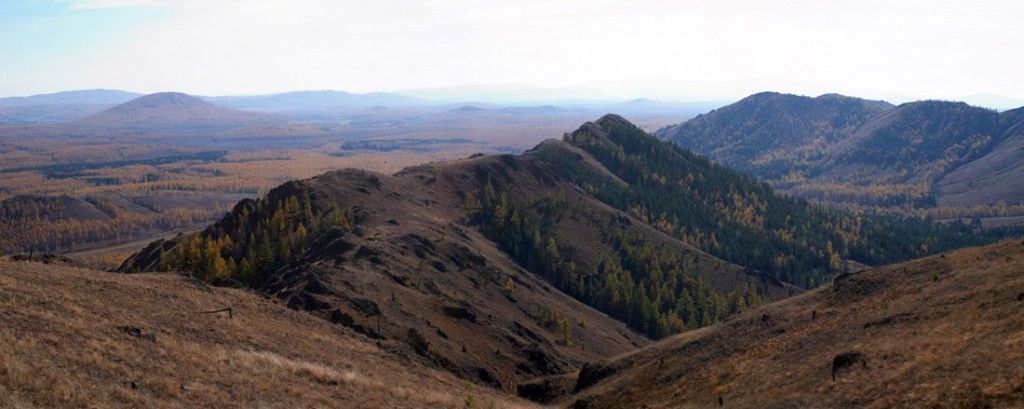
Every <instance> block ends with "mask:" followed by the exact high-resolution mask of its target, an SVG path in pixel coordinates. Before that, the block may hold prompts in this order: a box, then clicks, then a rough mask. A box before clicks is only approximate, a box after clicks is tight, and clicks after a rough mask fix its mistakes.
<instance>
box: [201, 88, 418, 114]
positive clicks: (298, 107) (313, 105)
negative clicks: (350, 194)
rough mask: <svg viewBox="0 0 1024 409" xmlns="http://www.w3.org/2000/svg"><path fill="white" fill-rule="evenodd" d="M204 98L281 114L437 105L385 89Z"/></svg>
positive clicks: (242, 107)
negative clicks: (364, 91) (388, 91)
mask: <svg viewBox="0 0 1024 409" xmlns="http://www.w3.org/2000/svg"><path fill="white" fill-rule="evenodd" d="M204 99H205V100H207V101H210V102H212V103H215V104H217V105H222V106H226V107H231V108H237V109H245V110H251V111H270V112H282V113H287V112H294V111H300V112H301V111H318V110H343V109H352V108H366V107H397V106H415V105H430V104H436V102H432V101H427V100H423V99H419V98H413V97H408V96H404V95H398V94H389V93H384V92H374V93H369V94H353V93H349V92H343V91H331V90H324V91H295V92H286V93H282V94H269V95H253V96H223V97H204Z"/></svg>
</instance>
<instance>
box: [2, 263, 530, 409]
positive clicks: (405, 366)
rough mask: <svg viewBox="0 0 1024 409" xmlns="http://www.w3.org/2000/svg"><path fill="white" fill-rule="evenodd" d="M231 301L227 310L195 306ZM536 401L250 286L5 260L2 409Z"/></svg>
mask: <svg viewBox="0 0 1024 409" xmlns="http://www.w3.org/2000/svg"><path fill="white" fill-rule="evenodd" d="M225 307H230V308H231V309H232V310H231V317H229V316H228V315H227V314H226V313H210V314H207V313H202V312H203V311H212V310H218V309H221V308H225ZM467 399H470V400H473V401H474V402H475V403H476V405H477V406H478V407H488V405H490V404H492V403H493V404H494V406H495V407H498V408H525V407H532V405H530V404H528V403H524V402H521V401H517V400H515V399H513V398H509V397H504V396H500V395H498V394H496V393H495V392H493V391H491V390H490V389H487V388H480V387H474V386H468V385H467V384H465V382H464V381H462V380H458V379H456V378H455V377H454V376H452V375H450V374H447V373H443V372H438V371H434V370H431V369H428V368H425V367H423V366H422V365H419V364H417V363H415V362H409V361H407V360H404V359H402V358H400V357H398V356H396V355H394V354H392V353H389V352H386V351H383V350H381V349H380V348H378V347H377V346H376V345H375V344H374V343H373V342H370V341H369V340H367V339H366V338H365V337H363V336H361V335H359V334H356V333H354V332H353V331H351V330H349V329H346V328H344V327H341V326H337V325H331V324H330V323H328V322H325V321H323V320H320V319H316V318H314V317H311V316H309V315H308V314H304V313H301V312H297V311H293V310H290V309H288V308H286V307H285V306H283V305H281V304H280V303H277V302H274V301H272V300H269V299H266V298H264V297H261V296H258V295H255V294H253V293H251V292H249V291H244V290H236V289H223V288H214V287H209V286H207V285H204V284H202V283H199V282H196V281H195V280H190V279H187V278H185V277H182V276H178V275H166V274H164V275H154V274H140V275H132V276H126V275H121V274H112V273H106V272H100V271H95V270H86V269H80V268H73V267H67V266H61V265H44V264H40V263H34V262H33V263H29V262H11V261H2V260H0V407H5V408H12V407H13V408H23V407H24V408H31V407H45V408H58V407H60V408H68V407H148V408H156V407H160V408H193V407H217V408H232V407H234V408H252V407H338V408H357V407H358V408H381V407H409V408H413V407H415V408H425V407H430V408H442V407H444V408H452V407H463V406H465V402H466V400H467Z"/></svg>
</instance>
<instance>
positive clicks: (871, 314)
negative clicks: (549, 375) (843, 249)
mask: <svg viewBox="0 0 1024 409" xmlns="http://www.w3.org/2000/svg"><path fill="white" fill-rule="evenodd" d="M567 378H568V382H567V383H569V384H570V385H569V390H570V391H572V390H573V389H575V393H574V394H572V395H571V396H567V397H563V398H562V400H561V402H562V403H563V404H565V405H569V406H571V407H577V408H616V407H649V408H662V407H673V408H706V407H712V406H718V405H719V399H721V402H722V404H724V406H725V407H730V408H793V407H801V408H891V407H914V408H924V407H928V408H931V407H936V408H945V407H949V408H1004V407H1006V408H1008V407H1021V406H1024V243H1022V242H1021V241H1019V240H1014V241H1005V242H1002V243H998V244H995V245H991V246H987V247H979V248H970V249H964V250H959V251H956V252H952V253H947V254H944V255H938V256H932V257H928V258H924V259H920V260H915V261H910V262H906V263H902V264H894V265H890V266H885V267H879V268H875V269H870V270H865V271H861V272H858V273H852V274H844V275H841V276H839V277H838V278H837V279H836V280H835V282H834V283H833V284H830V285H825V286H823V287H821V288H819V289H817V290H814V291H810V292H807V293H804V294H801V295H798V296H796V297H792V298H789V299H786V300H783V301H780V302H776V303H773V304H768V305H764V306H762V307H759V308H756V309H752V310H750V311H748V312H746V313H744V314H740V315H737V316H736V317H735V318H733V319H731V320H728V321H726V322H724V323H722V324H720V325H716V326H713V327H707V328H704V329H700V330H696V331H690V332H687V333H684V334H681V335H678V336H676V337H673V338H669V339H667V340H664V341H662V342H659V343H657V344H654V345H651V346H649V347H647V348H644V349H641V350H638V351H637V352H634V353H630V354H626V355H623V356H620V357H618V358H615V359H612V360H611V361H609V362H604V363H600V364H592V365H587V366H585V367H584V368H583V370H582V371H581V372H580V373H579V374H578V375H570V376H568V377H567ZM563 381H564V380H563Z"/></svg>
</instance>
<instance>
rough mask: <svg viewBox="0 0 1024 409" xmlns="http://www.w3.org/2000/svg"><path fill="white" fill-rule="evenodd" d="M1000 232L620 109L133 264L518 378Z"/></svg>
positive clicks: (305, 200)
mask: <svg viewBox="0 0 1024 409" xmlns="http://www.w3.org/2000/svg"><path fill="white" fill-rule="evenodd" d="M999 234H1005V232H1001V233H1000V232H996V233H994V232H989V233H986V234H975V233H974V232H972V230H971V229H970V228H968V227H966V226H962V225H949V226H933V225H931V224H928V223H925V222H923V221H915V220H910V219H906V220H903V219H897V218H883V217H873V216H851V215H845V214H842V213H838V212H834V211H830V210H827V209H820V208H817V207H814V206H812V205H809V204H807V203H805V202H802V201H799V200H796V199H792V198H788V197H785V196H781V195H778V194H775V193H774V192H773V191H772V190H771V188H769V187H768V186H767V185H765V184H763V183H759V182H756V181H753V180H751V179H749V178H747V177H745V176H743V175H742V174H740V173H738V172H735V171H731V170H728V169H725V168H722V167H721V166H718V165H715V164H713V163H711V162H710V161H708V160H707V159H704V158H702V157H699V156H697V155H694V154H692V153H689V152H687V151H685V150H682V149H680V148H678V147H677V146H674V145H672V144H670V143H667V142H663V141H659V140H657V139H656V138H654V137H653V136H651V135H649V134H647V133H645V132H643V131H642V130H640V129H639V128H637V127H635V126H633V125H632V124H630V123H629V122H628V121H626V120H624V119H623V118H621V117H618V116H616V115H606V116H605V117H602V118H601V119H600V120H598V121H595V122H588V123H586V124H584V125H583V126H582V127H580V128H579V129H578V130H576V131H574V132H572V133H569V134H566V136H565V138H564V140H562V141H555V140H549V141H546V142H544V143H542V144H540V145H539V146H537V147H536V148H534V149H532V150H530V151H528V152H526V153H524V154H522V155H518V156H515V155H492V156H484V155H476V156H473V157H470V158H466V159H461V160H456V161H450V162H435V163H431V164H428V165H422V166H417V167H412V168H407V169H405V170H403V171H400V172H398V173H396V174H394V175H383V174H376V173H370V172H365V171H358V170H342V171H335V172H329V173H326V174H323V175H320V176H317V177H314V178H311V179H306V180H300V181H293V182H289V183H286V184H284V185H282V186H280V187H278V188H276V189H273V190H272V191H270V192H269V193H268V194H267V195H266V196H265V197H263V198H261V199H259V200H243V201H241V202H239V203H238V204H237V205H236V206H235V208H234V209H233V210H232V211H231V212H230V213H229V214H228V215H227V216H225V217H224V218H223V219H221V220H220V221H219V222H217V223H215V224H213V225H211V226H209V227H207V228H206V229H205V230H203V231H201V232H197V233H194V234H186V235H180V236H178V237H176V238H174V239H171V240H160V241H156V242H154V243H152V244H150V245H149V246H148V247H147V248H146V249H144V250H143V251H141V252H140V253H138V254H136V255H134V256H133V257H132V258H130V259H129V260H127V261H126V262H125V263H124V264H123V265H122V266H121V268H120V269H119V271H122V272H126V273H131V272H139V271H179V272H184V273H186V274H189V275H192V276H193V277H196V278H198V279H201V280H204V281H207V282H211V283H216V284H219V285H237V286H246V287H249V288H251V289H254V290H256V291H259V292H261V293H264V294H267V295H269V296H271V297H274V298H277V299H281V300H283V301H284V302H285V303H286V304H287V305H288V306H290V307H292V308H295V309H299V310H305V311H308V312H310V313H311V314H313V315H316V316H319V317H321V318H323V319H325V320H328V321H331V322H334V323H336V324H338V325H341V326H346V327H349V328H352V329H354V330H356V331H358V332H360V333H362V334H364V335H366V336H367V337H370V338H372V339H377V340H380V342H381V343H383V344H384V345H385V346H386V348H388V349H389V350H390V351H393V352H395V353H397V354H400V355H402V356H405V357H407V358H408V359H413V360H417V361H418V362H421V363H423V364H425V365H428V366H431V367H433V368H437V369H444V370H447V371H449V372H452V373H455V374H457V375H459V376H461V377H464V378H466V379H471V380H473V381H475V382H477V383H480V384H484V385H490V386H493V387H496V388H501V389H505V390H513V389H515V388H516V386H517V385H519V384H520V383H521V382H523V381H525V380H527V379H532V378H535V377H538V376H549V375H553V374H557V373H563V372H566V371H568V370H571V369H573V368H578V367H579V366H580V365H582V364H583V363H584V362H588V361H591V360H593V359H595V358H598V357H604V356H609V355H613V354H617V353H622V352H625V351H628V350H631V349H633V348H636V347H638V346H642V345H644V344H646V343H647V342H648V341H647V338H661V337H664V336H667V335H671V334H674V333H677V332H680V331H683V330H686V329H694V328H699V327H702V326H707V325H711V324H714V323H716V322H719V321H720V320H721V319H723V318H725V317H728V316H730V315H731V314H733V313H736V312H738V311H742V310H743V309H745V308H748V307H749V306H752V305H757V304H761V303H764V302H766V301H770V300H776V299H780V298H782V297H785V296H788V295H792V294H796V293H799V292H800V291H801V290H800V288H799V287H797V286H793V285H792V284H790V283H796V284H799V285H801V286H812V285H816V283H820V282H823V281H826V280H828V279H830V278H831V277H832V276H833V275H834V274H837V273H839V272H841V271H844V270H846V269H848V268H849V266H850V265H851V263H850V262H849V260H844V259H850V258H852V259H854V260H858V261H867V262H871V263H881V262H885V261H886V260H903V259H907V258H910V257H913V256H915V255H917V254H929V253H931V252H936V251H942V250H943V249H947V248H950V247H957V246H964V245H968V244H972V243H985V242H989V241H991V240H993V239H994V238H995V237H1002V236H1000V235H999ZM794 238H799V239H794ZM623 324H625V325H623Z"/></svg>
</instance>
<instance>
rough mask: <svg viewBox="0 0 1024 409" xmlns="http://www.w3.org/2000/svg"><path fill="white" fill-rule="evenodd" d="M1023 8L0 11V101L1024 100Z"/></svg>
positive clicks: (258, 2) (729, 4) (169, 5)
mask: <svg viewBox="0 0 1024 409" xmlns="http://www.w3.org/2000/svg"><path fill="white" fill-rule="evenodd" d="M1021 22H1024V1H1020V0H1008V1H1007V0H992V1H976V0H974V1H941V0H926V1H919V0H906V1H893V0H882V1H874V0H870V1H823V0H816V1H809V0H808V1H805V0H790V1H781V0H763V1H738V0H717V1H689V0H676V1H660V0H632V1H607V0H516V1H479V0H443V1H429V0H412V1H395V0H371V1H352V0H36V1H22V0H0V27H2V28H0V96H14V95H29V94H36V93H45V92H54V91H60V90H69V89H89V88H111V89H125V90H129V91H135V92H157V91H168V90H174V91H182V92H188V93H193V94H201V95H228V94H262V93H272V92H283V91H290V90H305V89H336V90H345V91H350V92H372V91H402V90H411V89H423V88H428V89H434V91H435V93H439V94H444V93H445V92H448V91H450V89H449V88H446V87H459V88H457V90H467V89H476V88H482V89H519V90H522V89H527V90H546V92H548V91H549V92H548V93H547V94H545V95H549V96H553V97H554V96H557V97H559V98H569V97H572V96H573V95H579V96H582V97H587V96H601V95H604V96H610V97H622V98H627V97H628V98H634V97H648V98H656V99H675V100H720V99H730V98H736V97H739V96H742V95H745V94H749V93H752V92H757V91H763V90H776V91H784V92H794V93H799V94H805V95H818V94H821V93H829V92H838V93H843V94H849V95H856V96H862V97H871V98H882V99H888V100H895V101H900V100H909V99H922V98H943V99H958V98H962V97H965V96H969V95H976V94H995V95H1000V96H1006V97H1011V98H1016V99H1024V81H1022V80H1021V75H1020V74H1021V73H1024V23H1021Z"/></svg>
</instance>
